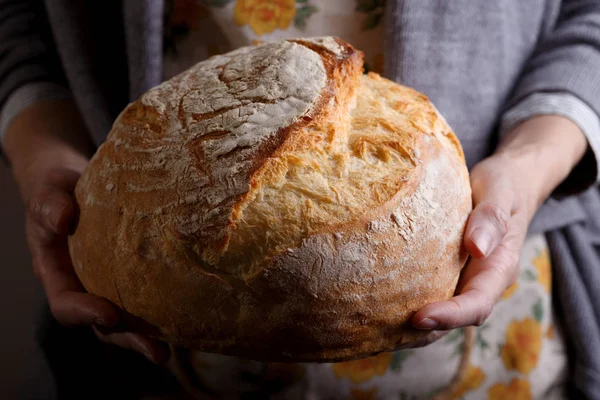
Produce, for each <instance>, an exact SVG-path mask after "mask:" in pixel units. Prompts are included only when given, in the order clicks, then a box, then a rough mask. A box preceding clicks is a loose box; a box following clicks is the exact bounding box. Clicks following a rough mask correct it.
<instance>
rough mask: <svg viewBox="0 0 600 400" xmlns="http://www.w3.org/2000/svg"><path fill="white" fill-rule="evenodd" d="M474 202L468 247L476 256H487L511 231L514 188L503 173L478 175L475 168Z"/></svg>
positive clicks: (468, 230)
mask: <svg viewBox="0 0 600 400" xmlns="http://www.w3.org/2000/svg"><path fill="white" fill-rule="evenodd" d="M471 182H472V189H473V204H474V205H475V207H474V209H473V211H472V212H471V215H470V216H469V221H468V222H467V227H466V230H465V236H464V237H465V240H464V245H465V249H466V250H467V252H468V253H469V254H471V255H472V256H473V257H475V258H486V257H487V256H489V255H490V254H491V253H492V252H493V251H494V249H495V248H496V247H497V246H498V245H499V244H500V242H501V241H502V239H503V238H504V236H505V235H506V233H507V232H508V224H509V220H510V217H511V215H512V209H513V197H514V194H513V189H512V187H511V186H510V184H509V183H508V182H506V180H505V179H503V178H502V177H494V176H493V175H492V176H481V177H479V176H478V173H477V171H473V177H472V180H471Z"/></svg>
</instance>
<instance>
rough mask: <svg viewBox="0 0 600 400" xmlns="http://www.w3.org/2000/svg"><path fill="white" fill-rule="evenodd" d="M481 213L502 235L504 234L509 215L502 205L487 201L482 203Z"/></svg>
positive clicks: (506, 229)
mask: <svg viewBox="0 0 600 400" xmlns="http://www.w3.org/2000/svg"><path fill="white" fill-rule="evenodd" d="M483 213H484V214H485V216H486V217H487V218H488V220H490V221H491V222H492V224H494V226H495V227H496V229H498V230H499V231H500V233H501V234H502V235H505V234H506V232H507V231H508V221H509V218H510V216H509V215H508V213H507V212H506V211H504V210H503V209H502V207H500V206H499V205H497V204H494V203H488V204H485V205H484V208H483Z"/></svg>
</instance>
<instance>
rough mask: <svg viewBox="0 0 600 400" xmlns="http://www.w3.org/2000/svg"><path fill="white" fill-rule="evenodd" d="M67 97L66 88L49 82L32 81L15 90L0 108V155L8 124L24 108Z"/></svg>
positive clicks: (69, 96) (69, 94) (68, 92)
mask: <svg viewBox="0 0 600 400" xmlns="http://www.w3.org/2000/svg"><path fill="white" fill-rule="evenodd" d="M68 98H71V92H70V91H69V90H68V89H66V88H64V87H63V86H60V85H57V84H56V83H51V82H32V83H28V84H26V85H23V86H21V87H20V88H18V89H17V90H15V91H14V92H13V93H12V94H11V95H10V96H9V97H8V99H7V100H6V102H5V103H4V106H3V107H2V109H0V155H1V153H2V147H3V144H4V135H5V134H6V129H7V128H8V125H9V124H10V123H11V122H12V120H13V119H14V118H15V117H16V116H17V115H19V114H20V113H21V112H22V111H23V110H24V109H26V108H27V107H29V106H31V105H32V104H34V103H37V102H40V101H44V100H59V99H68Z"/></svg>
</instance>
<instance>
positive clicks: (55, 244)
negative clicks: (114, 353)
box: [26, 215, 120, 326]
mask: <svg viewBox="0 0 600 400" xmlns="http://www.w3.org/2000/svg"><path fill="white" fill-rule="evenodd" d="M26 227H27V238H28V242H29V248H30V250H31V255H32V262H33V269H34V271H35V273H36V275H37V276H38V278H39V279H40V281H41V282H42V286H43V287H44V290H45V292H46V296H47V297H48V303H49V305H50V310H51V312H52V314H53V315H54V317H55V318H56V320H57V321H58V322H60V323H61V324H63V325H66V326H82V325H91V324H98V325H102V326H115V325H117V324H118V323H119V320H120V312H119V309H118V308H117V307H116V306H114V305H113V304H112V303H110V302H109V301H108V300H106V299H103V298H100V297H97V296H93V295H90V294H86V293H84V292H85V290H84V288H83V286H82V285H81V283H80V282H79V279H78V278H77V276H76V275H75V272H74V271H73V265H72V263H71V259H70V257H69V251H68V247H67V243H66V238H65V237H59V236H56V235H52V234H49V233H48V231H47V230H46V229H45V228H43V227H41V226H40V225H39V224H37V223H36V222H35V221H34V220H33V217H32V216H30V215H28V216H27V221H26Z"/></svg>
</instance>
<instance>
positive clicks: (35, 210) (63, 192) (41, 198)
mask: <svg viewBox="0 0 600 400" xmlns="http://www.w3.org/2000/svg"><path fill="white" fill-rule="evenodd" d="M78 177H79V175H78V174H77V173H75V172H74V171H70V170H62V169H61V170H52V171H50V172H49V173H48V176H47V177H46V182H45V184H44V185H42V186H40V187H39V188H38V189H36V191H35V192H34V193H33V194H32V196H31V198H29V199H28V202H27V203H28V204H27V205H28V211H29V213H31V215H32V216H33V218H34V219H35V221H36V222H37V223H38V224H40V225H41V226H42V227H44V228H45V229H47V230H48V231H49V232H51V233H53V234H57V235H66V234H67V233H68V232H69V228H70V226H71V224H72V222H73V218H74V214H75V212H74V211H75V205H74V203H73V198H72V192H73V190H74V188H75V184H76V183H77V179H78Z"/></svg>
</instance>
